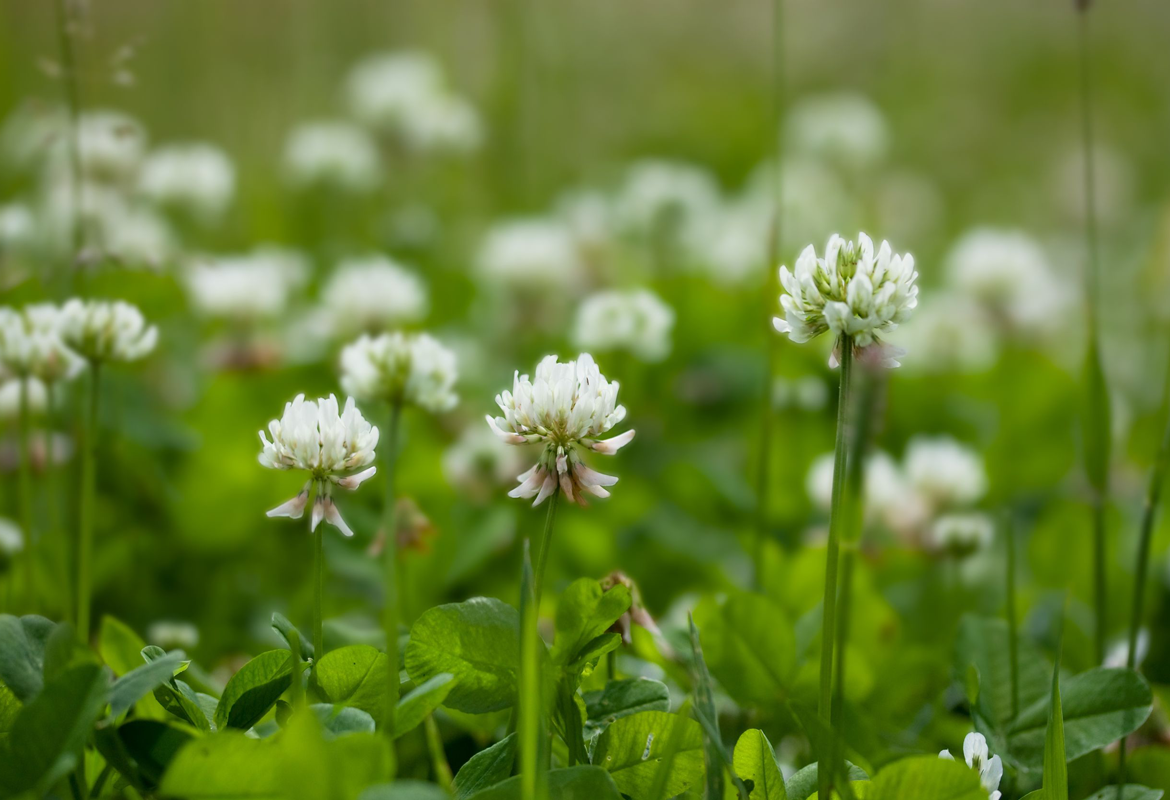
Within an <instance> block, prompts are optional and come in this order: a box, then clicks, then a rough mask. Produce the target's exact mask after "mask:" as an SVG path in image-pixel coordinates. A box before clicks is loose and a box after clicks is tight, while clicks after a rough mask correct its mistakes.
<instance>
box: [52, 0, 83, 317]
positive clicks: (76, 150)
mask: <svg viewBox="0 0 1170 800" xmlns="http://www.w3.org/2000/svg"><path fill="white" fill-rule="evenodd" d="M56 11H57V14H56V19H57V39H58V44H59V45H60V47H61V73H62V81H63V82H64V86H65V108H66V112H67V113H68V115H69V130H68V137H69V142H68V145H69V183H70V186H69V192H70V199H69V202H70V205H71V206H72V208H71V213H70V217H69V242H70V251H69V258H68V259H67V260H66V263H65V266H64V270H63V271H62V274H61V288H62V294H63V295H64V294H68V293H69V291H70V288H71V285H72V283H73V268H74V264H75V263H76V261H77V258H78V256H79V255H80V253H81V250H82V247H83V246H84V235H83V231H82V227H81V202H82V200H81V136H80V127H81V91H80V82H79V81H78V75H77V52H76V50H75V48H74V41H73V20H72V19H71V17H70V14H69V2H68V0H56Z"/></svg>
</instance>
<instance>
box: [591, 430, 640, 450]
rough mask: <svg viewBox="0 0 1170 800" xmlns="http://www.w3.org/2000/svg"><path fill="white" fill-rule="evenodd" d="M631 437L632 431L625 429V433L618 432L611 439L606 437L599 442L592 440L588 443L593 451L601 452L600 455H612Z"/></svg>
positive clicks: (632, 436)
mask: <svg viewBox="0 0 1170 800" xmlns="http://www.w3.org/2000/svg"><path fill="white" fill-rule="evenodd" d="M633 438H634V432H633V431H632V430H630V431H626V432H625V433H622V434H618V435H617V436H615V437H613V438H612V439H606V440H605V441H601V442H594V443H593V444H591V445H590V448H592V449H593V450H594V452H597V453H601V454H602V455H607V456H612V455H613V454H614V453H616V452H617V451H618V450H621V449H622V448H623V447H625V446H626V445H627V444H629V443H630V441H631V440H632V439H633Z"/></svg>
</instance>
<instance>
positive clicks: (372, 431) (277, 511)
mask: <svg viewBox="0 0 1170 800" xmlns="http://www.w3.org/2000/svg"><path fill="white" fill-rule="evenodd" d="M268 432H269V433H270V434H271V435H272V440H271V441H269V439H268V437H267V436H265V435H264V431H260V443H261V445H262V449H261V451H260V463H261V464H262V465H264V466H265V467H268V468H270V469H280V470H290V469H298V470H304V471H305V472H308V473H309V476H310V477H309V480H308V481H307V482H306V483H305V485H304V487H302V489H301V491H300V492H299V493H298V494H297V496H296V497H294V498H292V499H291V500H289V501H287V502H285V503H282V504H281V505H279V506H277V507H276V508H274V509H272V510H271V511H269V512H268V516H270V517H290V518H292V519H300V518H301V516H302V515H303V514H304V512H305V506H306V505H307V504H308V502H309V495H310V494H311V493H312V490H313V489H314V487H315V488H316V489H317V497H316V501H315V502H314V504H313V516H312V525H311V529H312V530H316V529H317V526H318V525H319V524H320V523H321V521H322V520H325V521H326V522H328V523H329V524H331V525H333V526H334V527H336V528H337V529H338V530H340V531H341V532H342V533H343V534H344V535H346V536H352V535H353V531H352V530H350V528H349V526H348V525H346V524H345V520H343V519H342V518H341V514H340V512H338V510H337V506H336V505H335V504H334V502H333V487H334V486H340V487H341V488H343V489H349V490H354V489H357V488H358V486H360V485H361V484H362V482H363V481H365V480H367V479H368V478H371V477H373V475H374V473H375V472H376V471H377V468H376V467H372V466H370V464H372V463H373V462H374V448H375V447H377V445H378V429H377V428H376V427H374V426H373V425H371V424H370V423H369V422H367V421H366V419H365V418H364V417H363V416H362V413H361V412H360V411H358V409H357V406H356V405H355V404H354V401H353V398H352V397H350V398H348V399H347V400H346V401H345V408H344V409H340V410H339V407H338V404H337V398H336V397H334V396H333V395H329V397H323V398H321V399H319V400H306V399H305V396H304V395H303V394H298V395H297V396H296V397H295V398H294V399H293V400H292V402H289V403H285V406H284V414H283V415H281V417H280V419H274V420H272V421H271V422H269V423H268ZM354 470H359V471H358V472H354Z"/></svg>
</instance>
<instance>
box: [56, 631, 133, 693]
mask: <svg viewBox="0 0 1170 800" xmlns="http://www.w3.org/2000/svg"><path fill="white" fill-rule="evenodd" d="M96 663H97V659H96V658H95V657H94V654H93V651H92V650H90V649H89V648H88V647H86V646H85V645H83V644H82V643H81V641H80V640H78V638H77V631H75V630H74V629H73V626H72V625H70V624H69V623H67V622H62V623H60V624H58V625H55V626H54V627H53V629H52V630H51V631H49V638H47V639H45V664H44V680H45V682H46V683H47V682H49V681H51V680H52V679H53V678H55V677H57V676H58V675H60V674H61V673H63V672H65V671H66V670H68V669H71V668H72V667H76V666H79V665H81V664H96ZM140 663H141V662H140Z"/></svg>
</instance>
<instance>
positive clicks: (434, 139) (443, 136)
mask: <svg viewBox="0 0 1170 800" xmlns="http://www.w3.org/2000/svg"><path fill="white" fill-rule="evenodd" d="M402 137H403V139H404V141H405V142H406V146H407V147H409V148H410V149H412V150H415V151H418V152H432V151H434V152H444V153H456V154H465V153H471V152H474V151H475V150H477V149H478V148H479V146H480V145H481V144H482V143H483V126H482V124H481V123H480V120H479V114H477V113H476V111H475V107H474V106H472V105H471V103H469V102H467V101H466V100H464V99H463V98H461V97H453V96H449V95H436V96H434V97H431V98H429V99H427V101H426V102H424V103H423V104H422V105H420V106H419V108H418V109H417V110H416V111H415V113H414V114H412V115H410V116H409V117H407V124H406V125H404V126H403V130H402Z"/></svg>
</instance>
